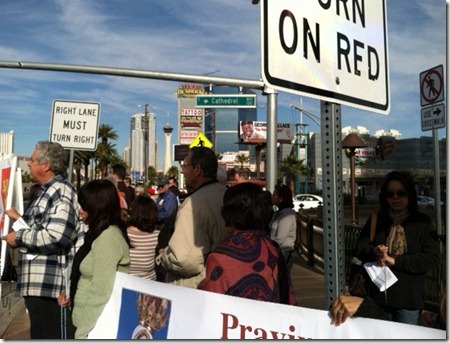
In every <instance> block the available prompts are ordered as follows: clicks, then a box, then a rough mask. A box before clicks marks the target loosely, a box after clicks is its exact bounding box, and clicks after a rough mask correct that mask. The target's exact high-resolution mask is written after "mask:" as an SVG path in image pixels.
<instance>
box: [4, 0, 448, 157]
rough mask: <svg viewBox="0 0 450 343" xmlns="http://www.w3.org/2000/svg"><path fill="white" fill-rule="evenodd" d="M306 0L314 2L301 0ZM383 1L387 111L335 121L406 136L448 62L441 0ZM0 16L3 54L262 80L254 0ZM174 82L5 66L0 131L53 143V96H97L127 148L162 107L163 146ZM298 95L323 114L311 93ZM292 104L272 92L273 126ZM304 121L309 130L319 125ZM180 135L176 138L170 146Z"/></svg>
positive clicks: (121, 1)
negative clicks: (146, 108)
mask: <svg viewBox="0 0 450 343" xmlns="http://www.w3.org/2000/svg"><path fill="white" fill-rule="evenodd" d="M309 1H315V0H304V2H305V3H308V2H309ZM386 3H387V16H388V42H389V56H390V59H389V64H390V84H391V112H390V114H389V115H388V116H384V115H380V114H375V113H372V112H369V111H364V110H358V109H354V108H352V107H349V106H344V107H343V109H342V124H343V126H348V125H351V126H356V125H360V126H365V127H367V128H368V129H369V131H370V132H371V133H373V132H375V131H376V130H378V129H390V128H394V129H397V130H399V131H400V132H402V133H403V136H404V137H418V136H420V135H422V134H425V135H426V134H427V133H422V132H421V131H420V97H419V74H420V72H422V71H424V70H427V69H430V68H432V67H434V66H436V65H439V64H444V66H445V52H446V51H445V49H446V35H445V30H446V26H445V25H446V24H445V20H446V18H445V17H446V16H445V11H446V9H445V2H444V1H443V0H427V1H422V0H387V1H386ZM0 13H2V20H1V21H0V60H3V61H30V62H45V63H62V64H80V65H93V66H107V67H120V68H133V69H143V70H153V71H168V72H176V73H188V74H207V73H214V75H215V76H225V77H235V78H248V79H254V80H259V79H261V61H260V55H261V52H260V44H261V43H260V39H261V38H260V8H259V6H254V5H252V4H251V1H250V0H232V1H230V0H152V1H148V0H133V1H125V0H109V1H101V0H71V1H65V0H40V1H32V0H21V1H12V0H5V1H2V2H1V3H0ZM178 86H179V83H178V82H173V81H158V80H148V79H135V78H123V77H113V76H99V75H89V74H76V73H61V72H51V71H35V70H18V69H4V68H0V89H1V91H0V102H1V104H2V106H1V107H0V118H1V120H2V130H1V131H2V132H7V131H9V130H14V131H15V132H16V138H15V148H16V153H17V154H19V155H29V154H30V153H31V152H32V149H33V146H34V143H35V142H36V141H37V140H40V139H47V138H48V132H49V127H50V117H51V113H50V112H51V105H52V101H53V100H55V99H69V100H85V101H95V102H100V103H101V106H102V108H101V122H102V123H107V124H111V125H113V127H114V129H115V130H116V131H117V132H118V134H119V140H118V141H117V148H118V151H119V152H122V149H123V148H124V147H125V146H126V145H128V139H129V121H130V118H131V115H133V114H135V113H138V112H142V108H139V106H138V105H141V104H144V103H148V104H150V106H151V109H153V111H154V112H155V113H156V114H157V122H158V126H157V130H158V140H159V141H160V142H161V145H163V142H164V139H163V132H162V127H163V125H164V124H165V122H166V121H167V120H169V121H170V123H171V125H172V126H174V127H175V129H177V126H176V125H177V121H176V113H177V101H176V97H175V95H174V92H175V90H176V89H177V88H178ZM265 101H266V100H265V97H263V96H258V105H259V106H260V107H262V108H261V109H260V110H259V111H258V117H259V120H265V119H266V117H265V115H266V114H265V108H264V106H265ZM302 101H303V106H304V107H305V108H306V109H308V110H309V111H312V112H315V113H317V114H319V112H320V102H319V101H318V100H316V99H313V98H309V97H303V100H302ZM299 102H300V97H299V96H298V95H293V94H289V93H285V92H279V97H278V105H279V107H278V111H279V113H278V119H279V121H280V122H286V121H296V122H298V120H299V119H298V117H299V116H298V113H295V111H293V110H292V109H291V108H290V105H291V104H299ZM167 113H169V118H167ZM158 118H159V119H158ZM305 122H307V121H306V120H305ZM309 124H311V126H310V130H311V131H319V128H318V127H317V125H315V124H314V123H313V122H312V121H311V122H309ZM159 131H161V132H159ZM430 134H431V133H430ZM444 134H445V133H444ZM442 135H443V134H440V136H442ZM175 137H176V134H174V135H173V138H172V143H177V142H176V141H175ZM161 155H162V154H161Z"/></svg>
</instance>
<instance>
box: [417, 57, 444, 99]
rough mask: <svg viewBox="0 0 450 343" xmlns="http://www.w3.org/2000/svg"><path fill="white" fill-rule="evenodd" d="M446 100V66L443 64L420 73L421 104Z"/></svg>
mask: <svg viewBox="0 0 450 343" xmlns="http://www.w3.org/2000/svg"><path fill="white" fill-rule="evenodd" d="M441 101H444V67H443V66H442V64H441V65H439V66H437V67H434V68H431V69H428V70H425V71H423V72H421V73H420V105H421V106H422V107H423V106H428V105H430V104H435V103H438V102H441Z"/></svg>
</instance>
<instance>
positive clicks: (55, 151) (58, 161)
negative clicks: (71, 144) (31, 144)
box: [36, 141, 69, 175]
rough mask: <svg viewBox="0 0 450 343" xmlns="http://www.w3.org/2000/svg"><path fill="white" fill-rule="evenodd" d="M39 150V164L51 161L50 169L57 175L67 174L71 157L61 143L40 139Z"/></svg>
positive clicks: (37, 148)
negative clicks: (69, 157)
mask: <svg viewBox="0 0 450 343" xmlns="http://www.w3.org/2000/svg"><path fill="white" fill-rule="evenodd" d="M36 150H37V151H38V153H37V156H36V161H37V163H38V164H44V163H45V162H47V161H48V162H49V163H50V169H51V170H52V171H53V172H54V173H55V175H67V168H68V166H69V163H68V162H69V159H68V155H67V152H66V151H65V150H64V148H63V147H62V145H61V144H59V143H55V142H50V141H39V142H37V143H36Z"/></svg>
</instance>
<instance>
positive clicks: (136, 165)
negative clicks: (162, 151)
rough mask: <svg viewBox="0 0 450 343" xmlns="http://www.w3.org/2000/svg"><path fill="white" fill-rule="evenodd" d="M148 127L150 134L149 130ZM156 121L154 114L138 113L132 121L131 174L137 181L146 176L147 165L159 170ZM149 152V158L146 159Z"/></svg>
mask: <svg viewBox="0 0 450 343" xmlns="http://www.w3.org/2000/svg"><path fill="white" fill-rule="evenodd" d="M147 126H148V133H147V130H146V128H147ZM155 127H156V121H155V114H154V113H147V114H145V113H137V114H134V115H133V116H132V117H131V121H130V173H131V175H132V177H133V179H135V180H140V179H141V178H142V177H143V176H144V171H145V164H146V163H147V166H153V167H155V168H157V157H158V156H157V141H156V129H155ZM146 152H147V157H146Z"/></svg>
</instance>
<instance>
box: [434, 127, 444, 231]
mask: <svg viewBox="0 0 450 343" xmlns="http://www.w3.org/2000/svg"><path fill="white" fill-rule="evenodd" d="M433 147H434V208H435V209H436V228H437V231H438V234H439V235H442V234H444V230H443V228H442V222H441V205H440V204H441V169H440V167H439V137H438V132H437V129H433Z"/></svg>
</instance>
